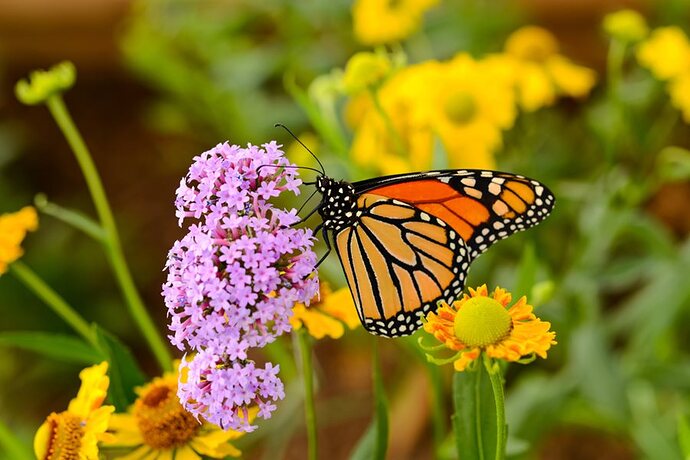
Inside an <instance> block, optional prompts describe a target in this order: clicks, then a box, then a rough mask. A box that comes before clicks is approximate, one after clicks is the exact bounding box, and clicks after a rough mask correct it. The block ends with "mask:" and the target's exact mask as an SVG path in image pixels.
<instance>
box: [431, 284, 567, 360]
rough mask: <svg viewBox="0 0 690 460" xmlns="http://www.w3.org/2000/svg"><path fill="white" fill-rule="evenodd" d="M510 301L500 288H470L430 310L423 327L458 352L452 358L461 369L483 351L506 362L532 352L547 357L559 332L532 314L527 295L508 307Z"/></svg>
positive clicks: (484, 286) (519, 358)
mask: <svg viewBox="0 0 690 460" xmlns="http://www.w3.org/2000/svg"><path fill="white" fill-rule="evenodd" d="M511 300H512V296H511V294H510V293H509V292H507V291H506V290H505V289H501V288H498V287H497V288H496V289H495V290H494V292H493V293H491V295H489V291H488V289H487V287H486V285H483V286H480V287H478V288H477V289H472V288H470V295H467V294H465V295H464V296H463V298H462V299H461V300H458V301H456V302H454V303H453V305H447V304H442V305H441V306H440V307H439V309H438V310H437V311H436V313H433V312H432V313H429V315H428V316H427V318H426V322H425V323H424V330H425V331H426V332H428V333H430V334H432V335H433V336H434V337H435V338H436V339H437V340H438V341H439V342H441V343H442V344H443V345H445V346H446V347H447V348H449V349H451V350H454V351H456V352H457V354H456V355H455V356H453V357H452V358H451V359H452V360H453V362H454V367H455V370H456V371H458V372H462V371H464V370H465V369H466V368H467V366H468V365H469V364H470V363H471V362H472V361H474V360H476V359H477V358H478V357H479V356H480V355H481V354H482V352H483V353H486V355H487V356H489V357H491V358H495V359H502V360H505V361H519V360H521V359H522V358H524V357H529V356H531V355H536V356H540V357H541V358H546V352H547V350H548V349H549V348H551V345H555V344H556V341H555V338H556V333H555V332H552V331H549V329H550V327H551V324H550V323H548V322H545V321H542V320H540V319H539V318H537V317H536V316H535V315H534V313H532V309H533V307H532V306H531V305H529V304H528V303H527V299H526V298H525V297H524V296H523V297H521V298H520V299H519V300H518V301H517V302H515V304H513V305H512V306H510V307H509V304H510V302H511ZM431 359H432V360H433V358H431Z"/></svg>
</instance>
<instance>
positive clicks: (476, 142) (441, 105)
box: [424, 54, 517, 169]
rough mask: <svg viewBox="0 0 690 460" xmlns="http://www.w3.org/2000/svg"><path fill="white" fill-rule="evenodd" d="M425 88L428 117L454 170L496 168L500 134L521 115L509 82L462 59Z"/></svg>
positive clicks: (443, 68) (467, 58) (442, 68)
mask: <svg viewBox="0 0 690 460" xmlns="http://www.w3.org/2000/svg"><path fill="white" fill-rule="evenodd" d="M438 70H439V71H438V73H437V74H436V75H434V78H433V79H432V80H430V81H429V82H428V83H427V87H426V92H427V94H428V95H429V96H428V104H426V105H425V107H424V109H425V112H424V116H425V117H426V118H428V120H429V123H430V125H431V127H432V129H433V131H434V133H435V134H437V135H438V137H439V138H440V140H441V142H442V143H443V145H444V147H445V149H446V152H447V155H448V164H449V166H450V167H451V168H482V169H493V168H495V161H494V156H493V152H494V151H495V150H497V149H498V148H499V147H501V145H502V130H505V129H508V128H510V127H512V126H513V122H514V121H515V117H516V115H517V112H516V109H515V97H514V95H513V90H512V88H511V86H510V84H509V83H510V82H509V81H508V80H506V79H505V78H504V76H503V75H502V74H500V73H498V72H495V71H494V68H492V67H489V66H487V65H485V64H484V63H483V62H481V61H475V60H474V59H472V58H471V57H470V56H469V55H467V54H460V55H458V56H456V57H455V58H454V59H452V60H451V61H449V62H446V63H444V64H442V65H441V66H440V68H439V69H438Z"/></svg>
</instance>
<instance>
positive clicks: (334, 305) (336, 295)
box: [321, 287, 360, 329]
mask: <svg viewBox="0 0 690 460" xmlns="http://www.w3.org/2000/svg"><path fill="white" fill-rule="evenodd" d="M321 309H322V310H323V311H325V312H326V313H328V314H329V315H331V316H333V317H334V318H337V319H339V320H341V321H343V322H344V323H345V324H347V327H349V328H350V329H354V328H356V327H357V325H359V324H360V322H359V316H357V308H356V307H355V302H354V300H353V299H352V294H351V293H350V289H349V288H348V287H343V288H340V289H338V290H337V291H335V292H333V293H331V294H330V295H329V296H328V297H326V299H325V300H324V302H323V303H322V304H321Z"/></svg>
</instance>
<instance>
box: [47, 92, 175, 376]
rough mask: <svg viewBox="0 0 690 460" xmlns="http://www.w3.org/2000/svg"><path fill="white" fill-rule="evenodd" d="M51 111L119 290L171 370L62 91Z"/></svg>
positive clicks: (54, 98)
mask: <svg viewBox="0 0 690 460" xmlns="http://www.w3.org/2000/svg"><path fill="white" fill-rule="evenodd" d="M46 104H47V106H48V109H49V110H50V113H51V114H52V115H53V118H54V119H55V122H56V123H57V124H58V126H59V127H60V130H61V131H62V133H63V134H64V136H65V138H66V139H67V142H68V143H69V145H70V147H71V148H72V151H73V152H74V156H75V157H76V159H77V162H78V163H79V166H80V167H81V170H82V173H83V174H84V178H85V180H86V184H87V186H88V188H89V192H90V193H91V198H92V199H93V202H94V206H95V207H96V212H97V213H98V217H99V220H100V223H101V226H102V227H103V230H104V231H105V238H104V239H103V247H104V248H105V252H106V255H107V257H108V261H109V262H110V265H111V266H112V268H113V271H114V273H115V277H116V278H117V281H118V283H119V285H120V289H121V291H122V294H123V296H124V298H125V303H126V305H127V307H128V309H129V312H130V314H131V316H132V318H133V319H134V322H135V323H136V324H137V326H138V327H139V330H140V331H141V333H142V334H143V336H144V339H145V340H146V341H147V342H148V344H149V346H150V347H151V350H152V351H153V354H154V355H155V357H156V359H157V360H158V363H159V365H160V366H161V368H163V370H166V371H170V370H172V357H171V355H170V353H169V352H168V348H167V347H166V345H165V342H164V341H163V339H162V337H161V335H160V334H159V332H158V331H157V330H156V327H155V325H154V323H153V320H152V319H151V317H150V316H149V314H148V312H147V311H146V307H145V306H144V303H143V302H142V300H141V297H140V296H139V293H138V292H137V289H136V286H135V285H134V280H133V279H132V275H131V273H130V271H129V268H128V267H127V262H126V261H125V257H124V253H123V251H122V247H121V245H120V238H119V235H118V232H117V227H116V225H115V219H114V218H113V213H112V211H111V210H110V205H109V204H108V199H107V197H106V195H105V190H104V189H103V184H102V183H101V179H100V177H99V175H98V171H97V170H96V166H95V165H94V163H93V159H92V158H91V154H90V153H89V150H88V148H87V147H86V144H85V143H84V140H83V139H82V137H81V134H79V130H78V129H77V127H76V126H75V124H74V122H73V121H72V117H71V116H70V114H69V112H68V111H67V107H66V106H65V103H64V101H63V100H62V97H61V96H60V95H59V94H55V95H52V96H50V97H49V98H48V100H47V101H46Z"/></svg>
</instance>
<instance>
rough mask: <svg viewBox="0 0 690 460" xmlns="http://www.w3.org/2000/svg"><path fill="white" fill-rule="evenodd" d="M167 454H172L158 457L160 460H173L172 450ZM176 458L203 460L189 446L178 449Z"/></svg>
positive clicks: (178, 459) (179, 459)
mask: <svg viewBox="0 0 690 460" xmlns="http://www.w3.org/2000/svg"><path fill="white" fill-rule="evenodd" d="M167 452H169V453H170V454H169V456H167V455H166V456H161V457H158V460H173V455H172V450H169V451H166V453H167ZM174 458H175V460H201V457H199V455H198V454H197V453H196V452H194V450H193V449H192V448H191V447H189V446H188V445H185V446H182V447H180V448H179V449H177V451H176V452H175V456H174ZM216 458H217V457H216Z"/></svg>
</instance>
